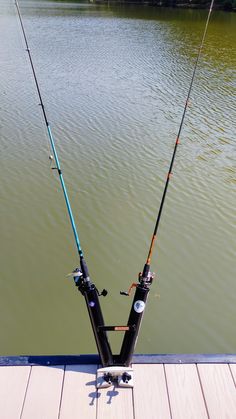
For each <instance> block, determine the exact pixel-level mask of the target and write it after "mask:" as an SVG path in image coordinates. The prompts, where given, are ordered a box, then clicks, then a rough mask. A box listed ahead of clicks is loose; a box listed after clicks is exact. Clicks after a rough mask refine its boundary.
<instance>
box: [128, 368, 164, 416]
mask: <svg viewBox="0 0 236 419" xmlns="http://www.w3.org/2000/svg"><path fill="white" fill-rule="evenodd" d="M133 369H134V390H133V392H134V416H135V419H143V418H144V416H145V417H147V418H148V419H170V418H171V415H170V408H169V401H168V394H167V387H166V379H165V372H164V367H163V365H162V364H160V365H157V364H156V365H155V364H153V365H148V364H135V365H133ZM144 412H145V415H144Z"/></svg>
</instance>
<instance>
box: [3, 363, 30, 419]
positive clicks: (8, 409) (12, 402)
mask: <svg viewBox="0 0 236 419" xmlns="http://www.w3.org/2000/svg"><path fill="white" fill-rule="evenodd" d="M30 369H31V367H0V417H1V418H2V419H16V418H19V417H20V414H21V411H22V407H23V402H24V398H25V393H26V388H27V383H28V379H29V374H30Z"/></svg>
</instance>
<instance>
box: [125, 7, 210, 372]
mask: <svg viewBox="0 0 236 419" xmlns="http://www.w3.org/2000/svg"><path fill="white" fill-rule="evenodd" d="M213 5H214V0H211V4H210V7H209V11H208V15H207V19H206V23H205V27H204V31H203V35H202V39H201V43H200V47H199V50H198V54H197V58H196V61H195V65H194V68H193V73H192V78H191V81H190V85H189V89H188V93H187V98H186V101H185V105H184V110H183V114H182V118H181V121H180V126H179V130H178V134H177V137H176V141H175V144H174V149H173V154H172V157H171V162H170V166H169V171H168V173H167V177H166V182H165V186H164V190H163V195H162V198H161V203H160V207H159V211H158V214H157V218H156V223H155V227H154V231H153V235H152V238H151V243H150V247H149V251H148V255H147V259H146V262H145V264H144V267H143V271H142V272H140V273H139V277H138V283H133V284H132V285H131V287H130V288H129V290H128V292H121V294H122V295H126V296H129V295H130V292H131V290H132V288H136V291H135V295H134V298H133V303H132V307H131V311H130V315H129V319H128V323H127V325H128V326H131V325H133V324H135V325H136V327H135V330H131V331H127V332H125V336H124V339H123V342H122V346H121V352H120V360H121V362H123V363H124V364H125V365H127V366H128V365H129V364H130V362H131V359H132V355H133V352H134V348H135V344H136V341H137V337H138V333H139V328H140V324H141V321H142V316H143V312H144V309H145V305H146V300H147V297H148V293H149V290H150V286H151V284H152V281H153V279H154V273H152V272H151V270H150V265H151V258H152V254H153V249H154V244H155V241H156V238H157V231H158V227H159V224H160V220H161V216H162V211H163V207H164V203H165V198H166V193H167V190H168V186H169V182H170V179H171V175H172V169H173V166H174V161H175V157H176V152H177V149H178V145H179V143H180V135H181V132H182V128H183V125H184V120H185V116H186V112H187V108H188V104H189V99H190V95H191V92H192V88H193V83H194V80H195V75H196V71H197V67H198V63H199V59H200V55H201V52H202V48H203V45H204V41H205V38H206V33H207V28H208V25H209V21H210V17H211V13H212V9H213Z"/></svg>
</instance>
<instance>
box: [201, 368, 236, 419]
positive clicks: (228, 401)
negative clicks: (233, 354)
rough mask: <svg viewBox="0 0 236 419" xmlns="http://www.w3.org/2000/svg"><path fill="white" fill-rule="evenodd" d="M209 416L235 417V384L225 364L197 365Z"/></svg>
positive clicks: (218, 418) (215, 418)
mask: <svg viewBox="0 0 236 419" xmlns="http://www.w3.org/2000/svg"><path fill="white" fill-rule="evenodd" d="M198 370H199V375H200V379H201V383H202V388H203V392H204V395H205V400H206V404H207V409H208V412H209V416H210V418H214V419H226V418H236V391H235V384H234V381H233V378H232V375H231V372H230V369H229V366H228V365H227V364H216V365H213V364H211V365H208V364H206V365H204V364H202V365H198Z"/></svg>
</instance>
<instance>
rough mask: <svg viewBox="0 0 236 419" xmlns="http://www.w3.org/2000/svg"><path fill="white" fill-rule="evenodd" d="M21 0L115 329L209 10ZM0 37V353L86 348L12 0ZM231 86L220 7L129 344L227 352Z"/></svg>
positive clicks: (234, 235)
mask: <svg viewBox="0 0 236 419" xmlns="http://www.w3.org/2000/svg"><path fill="white" fill-rule="evenodd" d="M20 6H21V10H22V15H23V19H24V22H25V28H26V32H27V35H28V42H29V45H30V48H31V53H32V57H33V60H34V63H35V68H36V72H37V75H38V79H39V83H40V86H41V91H42V95H43V98H44V102H45V106H46V110H47V114H48V119H49V121H50V123H51V128H52V131H53V133H54V137H55V143H56V145H57V149H58V155H59V158H60V160H61V166H62V169H63V173H64V178H65V182H66V184H67V187H68V193H69V196H70V198H71V203H72V207H73V210H74V215H75V219H76V222H77V224H78V228H79V233H80V239H81V243H82V247H83V249H84V253H85V256H86V260H87V263H88V265H89V268H90V272H91V277H92V279H93V280H94V281H95V282H96V285H97V287H98V288H99V289H102V288H107V289H108V291H109V294H108V296H107V297H106V298H103V299H102V301H101V303H102V307H103V310H104V316H105V319H106V323H107V324H114V323H115V324H123V323H125V322H126V320H127V316H128V313H129V308H130V304H131V299H128V298H126V297H122V296H120V295H119V292H120V290H126V289H128V287H129V285H130V284H131V283H132V282H134V281H136V279H137V275H138V272H139V271H140V270H142V268H143V264H144V262H145V258H146V256H147V251H148V247H149V241H150V238H151V235H152V232H153V228H154V222H155V217H156V214H157V210H158V207H159V203H160V199H161V195H162V191H163V186H164V182H165V178H166V174H167V171H168V168H169V162H170V158H171V154H172V150H173V145H174V142H175V138H176V134H177V132H178V127H179V123H180V119H181V115H182V111H183V106H184V104H185V99H186V95H187V91H188V87H189V83H190V79H191V74H192V70H193V65H194V62H195V58H196V54H197V51H198V46H199V43H200V39H201V36H202V32H203V28H204V23H205V20H206V14H207V11H197V10H194V11H193V10H174V9H173V10H172V9H154V8H148V7H145V6H140V7H137V6H126V7H114V6H112V7H109V6H104V5H101V6H96V5H93V4H86V3H78V2H77V3H66V2H53V1H32V0H30V1H21V2H20ZM0 40H1V42H0V63H1V65H0V94H1V102H0V141H1V146H0V150H1V152H0V179H1V192H0V194H1V206H0V212H1V214H0V217H1V218H0V220H1V236H0V245H1V252H0V270H1V275H0V312H1V316H0V332H1V346H0V353H1V354H2V355H16V354H56V353H57V354H67V353H93V352H96V347H95V344H94V340H93V336H92V332H91V328H90V324H89V320H88V315H87V312H86V307H85V302H84V300H83V298H82V296H81V295H80V294H79V293H78V292H77V290H76V288H75V287H74V284H73V281H72V280H70V279H68V278H66V275H67V274H68V273H69V272H71V270H72V269H73V268H75V267H76V266H77V264H78V259H77V255H76V249H75V246H74V242H73V236H72V232H71V229H70V224H69V220H68V216H67V214H66V208H65V203H64V200H63V195H62V192H61V189H60V184H59V180H58V177H57V174H56V172H55V171H52V170H51V168H50V162H49V159H48V155H49V150H48V139H47V132H46V129H45V126H44V121H43V118H42V115H41V109H40V107H39V106H38V98H37V95H36V91H35V86H34V82H33V78H32V74H31V70H30V66H29V62H28V58H27V54H26V51H25V45H24V42H23V37H22V33H21V30H20V25H19V21H18V18H17V15H16V9H15V5H14V1H13V0H0ZM235 93H236V14H232V13H224V12H215V13H213V16H212V19H211V22H210V25H209V31H208V34H207V39H206V43H205V47H204V50H203V55H202V58H201V61H200V64H199V68H198V71H197V75H196V80H195V84H194V89H193V92H192V97H191V103H190V106H189V108H188V112H187V116H186V122H185V125H184V129H183V132H182V136H181V145H180V146H179V149H178V153H177V157H176V165H175V167H174V170H173V177H172V179H171V183H170V188H169V191H168V196H167V200H166V204H165V207H164V212H163V217H162V220H161V224H160V229H159V235H158V240H157V243H156V247H155V251H154V254H153V261H152V269H153V271H154V272H156V280H155V282H154V284H153V286H152V288H151V292H150V296H149V303H148V305H147V309H146V313H145V316H144V321H143V324H142V329H141V334H140V337H139V341H138V345H137V348H136V352H139V353H141V352H146V353H165V352H236V335H235V323H236V262H235V261H236V209H235V208H236V104H235ZM50 154H51V153H50ZM111 339H112V342H113V345H114V348H116V349H117V348H118V344H119V337H116V336H114V335H113V336H112V337H111Z"/></svg>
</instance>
